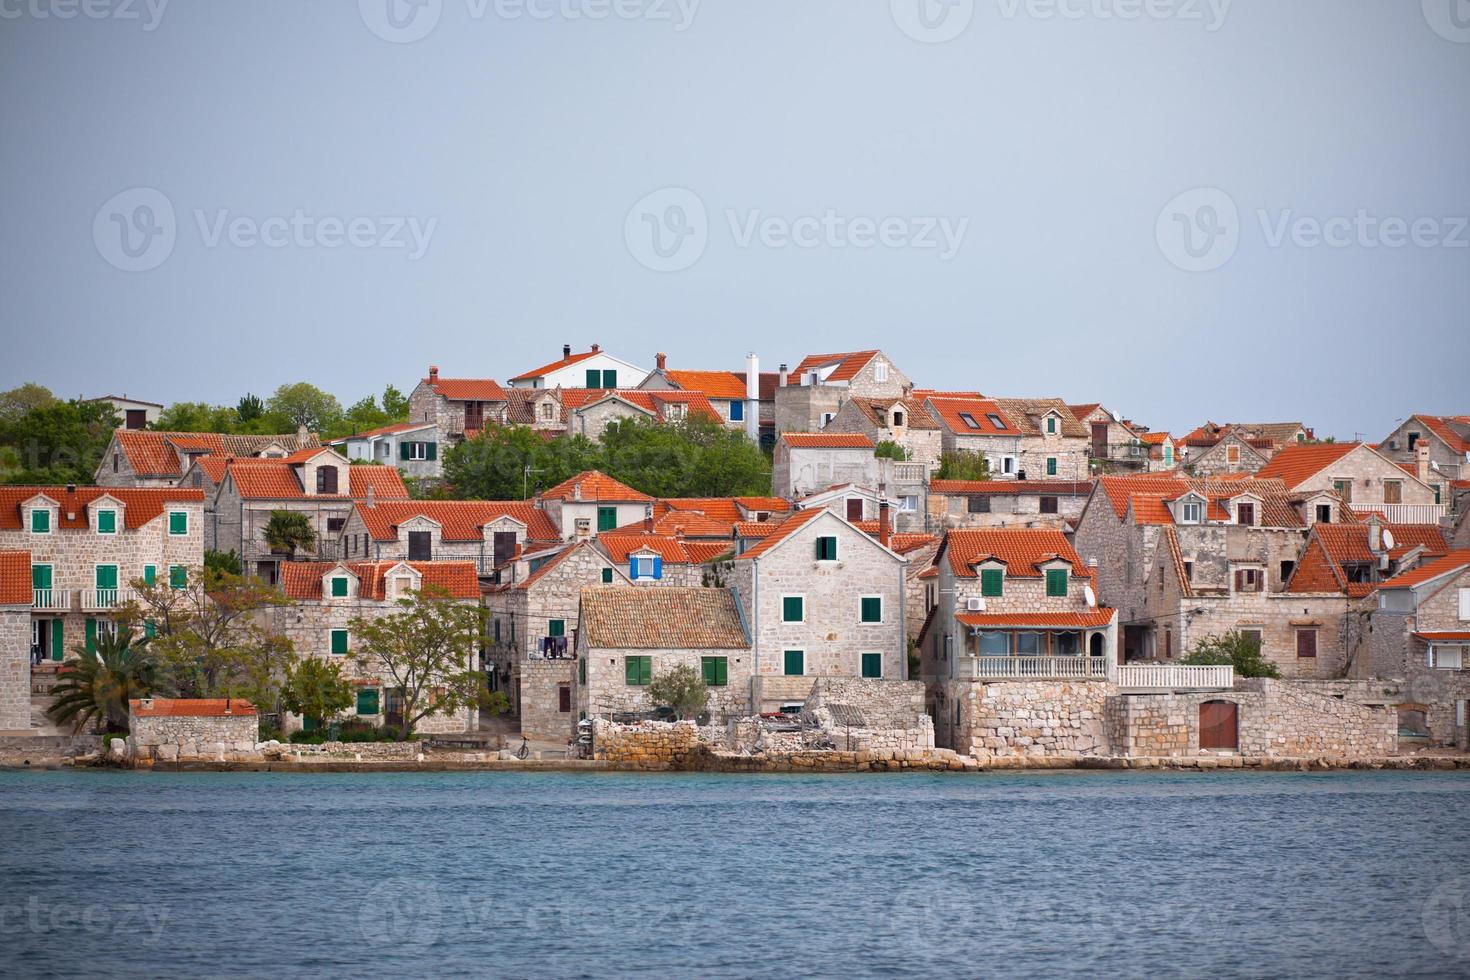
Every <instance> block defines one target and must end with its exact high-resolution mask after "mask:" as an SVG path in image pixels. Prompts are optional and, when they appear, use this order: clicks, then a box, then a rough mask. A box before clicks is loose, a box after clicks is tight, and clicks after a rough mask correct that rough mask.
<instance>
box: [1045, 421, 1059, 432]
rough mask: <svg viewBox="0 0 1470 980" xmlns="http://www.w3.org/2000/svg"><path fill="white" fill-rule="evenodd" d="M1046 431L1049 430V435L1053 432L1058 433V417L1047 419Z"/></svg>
mask: <svg viewBox="0 0 1470 980" xmlns="http://www.w3.org/2000/svg"><path fill="white" fill-rule="evenodd" d="M1046 431H1047V434H1048V435H1052V434H1055V433H1056V431H1057V420H1056V419H1047V420H1046Z"/></svg>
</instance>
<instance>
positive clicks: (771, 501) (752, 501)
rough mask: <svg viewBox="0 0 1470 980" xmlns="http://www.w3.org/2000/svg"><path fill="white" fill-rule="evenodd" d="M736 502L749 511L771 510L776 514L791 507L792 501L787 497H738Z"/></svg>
mask: <svg viewBox="0 0 1470 980" xmlns="http://www.w3.org/2000/svg"><path fill="white" fill-rule="evenodd" d="M735 502H736V503H738V504H739V505H740V506H741V507H744V508H745V509H746V510H747V511H757V510H758V511H769V512H771V513H775V514H781V513H785V512H786V511H788V510H790V509H791V501H789V500H787V499H786V498H785V497H736V498H735Z"/></svg>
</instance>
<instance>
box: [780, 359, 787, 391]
mask: <svg viewBox="0 0 1470 980" xmlns="http://www.w3.org/2000/svg"><path fill="white" fill-rule="evenodd" d="M781 387H782V388H784V387H786V365H784V364H783V365H781Z"/></svg>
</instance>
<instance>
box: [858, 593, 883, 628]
mask: <svg viewBox="0 0 1470 980" xmlns="http://www.w3.org/2000/svg"><path fill="white" fill-rule="evenodd" d="M861 607H862V620H863V622H865V623H881V622H883V597H882V596H876V595H865V596H863V598H862V603H861Z"/></svg>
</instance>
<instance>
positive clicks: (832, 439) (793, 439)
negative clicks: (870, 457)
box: [781, 432, 873, 449]
mask: <svg viewBox="0 0 1470 980" xmlns="http://www.w3.org/2000/svg"><path fill="white" fill-rule="evenodd" d="M781 441H782V442H784V443H785V444H786V445H788V446H790V447H791V448H793V449H872V448H873V440H872V439H869V438H868V437H867V436H865V435H862V434H861V433H856V432H783V433H781Z"/></svg>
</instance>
